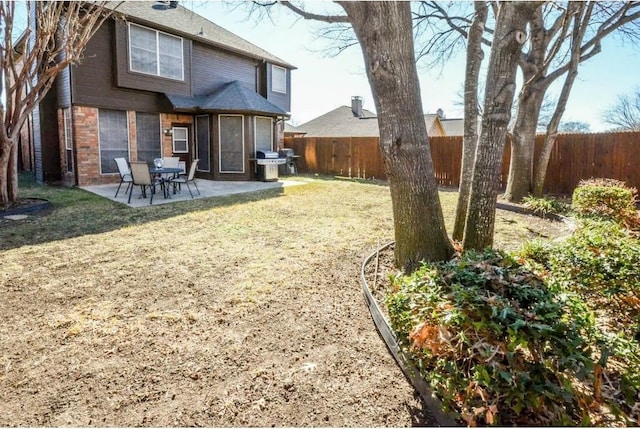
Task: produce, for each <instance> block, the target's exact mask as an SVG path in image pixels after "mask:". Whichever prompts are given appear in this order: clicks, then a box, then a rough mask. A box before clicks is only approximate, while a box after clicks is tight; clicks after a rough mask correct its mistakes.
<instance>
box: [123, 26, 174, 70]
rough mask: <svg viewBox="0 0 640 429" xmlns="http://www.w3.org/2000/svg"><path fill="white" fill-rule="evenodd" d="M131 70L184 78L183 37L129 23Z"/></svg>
mask: <svg viewBox="0 0 640 429" xmlns="http://www.w3.org/2000/svg"><path fill="white" fill-rule="evenodd" d="M129 55H130V68H131V71H134V72H140V73H145V74H150V75H155V76H160V77H166V78H169V79H176V80H184V71H183V64H184V61H183V53H182V38H180V37H176V36H172V35H170V34H167V33H163V32H161V31H156V30H152V29H149V28H145V27H141V26H139V25H135V24H129Z"/></svg>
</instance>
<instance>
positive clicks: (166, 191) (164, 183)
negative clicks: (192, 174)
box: [149, 167, 182, 198]
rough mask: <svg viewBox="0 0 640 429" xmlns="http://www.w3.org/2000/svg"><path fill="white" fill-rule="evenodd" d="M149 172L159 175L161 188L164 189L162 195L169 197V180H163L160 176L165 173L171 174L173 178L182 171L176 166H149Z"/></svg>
mask: <svg viewBox="0 0 640 429" xmlns="http://www.w3.org/2000/svg"><path fill="white" fill-rule="evenodd" d="M149 173H151V174H153V175H154V176H158V177H160V179H161V180H162V188H163V190H164V197H165V198H170V192H169V186H168V184H169V182H170V181H169V180H165V179H164V178H163V177H162V176H163V175H165V174H173V177H174V178H175V177H176V176H177V175H178V174H180V173H182V168H178V167H160V168H158V167H151V168H149Z"/></svg>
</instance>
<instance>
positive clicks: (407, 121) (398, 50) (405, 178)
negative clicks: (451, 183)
mask: <svg viewBox="0 0 640 429" xmlns="http://www.w3.org/2000/svg"><path fill="white" fill-rule="evenodd" d="M281 3H282V4H283V5H285V6H287V7H288V8H289V9H291V10H293V11H294V12H295V13H297V14H299V15H300V16H302V17H304V18H306V19H315V20H321V21H324V22H327V23H349V24H350V25H351V26H352V28H353V31H354V32H355V34H356V36H357V39H358V42H359V44H360V47H361V49H362V52H363V56H364V60H365V67H366V70H367V77H368V79H369V83H370V85H371V92H372V94H373V98H374V102H375V105H376V111H377V113H378V125H379V129H380V149H381V152H382V154H383V159H384V163H385V169H386V172H387V177H388V178H389V187H390V191H391V200H392V204H393V218H394V233H395V238H396V246H395V260H396V264H397V266H399V267H403V268H404V269H406V270H408V271H412V270H413V269H414V268H415V267H416V266H417V265H418V264H419V262H420V261H422V260H430V261H438V260H446V259H448V258H449V257H450V256H451V255H452V254H453V247H452V245H451V242H450V240H449V238H448V236H447V233H446V229H445V226H444V217H443V214H442V208H441V206H440V199H439V195H438V188H437V183H436V181H435V174H434V169H433V162H432V159H431V152H430V149H429V140H428V136H427V129H426V125H425V122H424V116H423V112H422V101H421V99H420V88H419V82H418V73H417V69H416V64H415V51H414V45H413V26H412V20H411V9H410V4H409V3H407V2H338V4H340V6H341V7H342V8H343V9H344V11H345V12H346V15H332V16H327V15H317V14H313V13H309V12H307V11H305V10H304V9H302V8H301V7H298V6H295V5H293V4H292V3H290V2H281Z"/></svg>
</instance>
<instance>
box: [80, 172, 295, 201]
mask: <svg viewBox="0 0 640 429" xmlns="http://www.w3.org/2000/svg"><path fill="white" fill-rule="evenodd" d="M196 183H197V185H198V189H199V190H200V195H198V192H197V191H196V189H195V187H194V186H193V185H191V191H192V192H193V199H201V198H212V197H221V196H225V195H232V194H241V193H245V192H256V191H262V190H265V189H274V188H285V187H287V186H297V185H304V184H305V183H308V182H306V181H303V180H293V179H279V180H278V181H277V182H240V181H238V182H236V181H233V182H230V181H213V180H204V179H196ZM81 188H82V189H84V190H86V191H89V192H92V193H94V194H97V195H100V196H101V197H104V198H108V199H110V200H112V201H116V202H118V203H122V204H127V200H128V199H129V193H128V192H127V186H126V183H123V184H122V187H121V188H120V192H118V197H117V198H116V197H114V195H115V194H116V189H118V184H117V183H114V184H109V185H94V186H83V187H81ZM149 197H150V195H149V192H147V198H141V192H140V187H139V186H136V187H135V188H134V189H133V195H132V196H131V203H130V204H128V206H129V207H149ZM191 199H192V198H191V195H189V190H188V189H187V187H186V186H185V185H183V186H182V190H181V191H178V192H177V193H175V194H173V193H171V194H170V198H164V196H163V194H162V190H160V189H156V194H155V195H154V197H153V205H152V207H153V206H156V205H160V204H169V203H177V202H179V201H189V200H191Z"/></svg>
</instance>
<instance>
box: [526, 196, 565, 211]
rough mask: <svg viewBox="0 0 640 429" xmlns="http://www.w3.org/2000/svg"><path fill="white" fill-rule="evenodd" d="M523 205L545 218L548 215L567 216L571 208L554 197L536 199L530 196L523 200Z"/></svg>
mask: <svg viewBox="0 0 640 429" xmlns="http://www.w3.org/2000/svg"><path fill="white" fill-rule="evenodd" d="M522 203H523V205H524V206H525V207H526V208H528V209H529V210H532V211H533V212H534V213H537V214H540V215H542V216H545V215H547V214H550V213H552V214H559V215H561V214H566V213H568V212H569V206H568V205H566V204H565V203H563V202H562V201H560V200H558V199H555V198H552V197H534V196H533V195H529V196H526V197H524V198H523V200H522Z"/></svg>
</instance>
